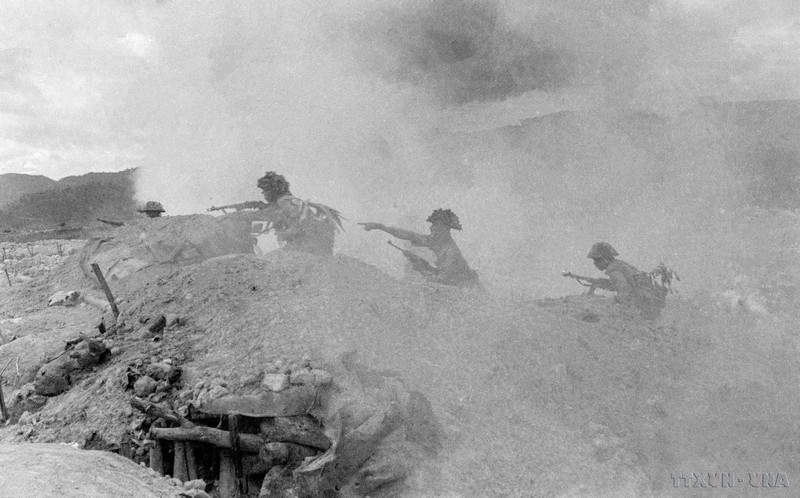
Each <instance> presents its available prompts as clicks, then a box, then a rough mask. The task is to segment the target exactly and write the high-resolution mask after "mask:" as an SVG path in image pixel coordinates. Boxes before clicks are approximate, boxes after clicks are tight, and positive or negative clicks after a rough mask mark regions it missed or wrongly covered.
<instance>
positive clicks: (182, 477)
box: [172, 441, 189, 482]
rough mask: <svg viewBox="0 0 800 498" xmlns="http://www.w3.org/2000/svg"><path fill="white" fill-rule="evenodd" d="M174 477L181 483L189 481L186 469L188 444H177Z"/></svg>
mask: <svg viewBox="0 0 800 498" xmlns="http://www.w3.org/2000/svg"><path fill="white" fill-rule="evenodd" d="M172 477H174V478H175V479H178V480H179V481H181V482H186V481H188V480H189V473H188V472H187V469H186V443H181V442H177V441H176V442H175V463H174V464H173V470H172Z"/></svg>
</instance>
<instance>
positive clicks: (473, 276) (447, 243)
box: [359, 209, 478, 287]
mask: <svg viewBox="0 0 800 498" xmlns="http://www.w3.org/2000/svg"><path fill="white" fill-rule="evenodd" d="M427 221H428V222H429V223H430V224H431V228H430V233H429V234H427V235H426V234H421V233H416V232H412V231H411V230H405V229H403V228H396V227H389V226H386V225H384V224H382V223H359V224H360V225H362V226H363V227H364V230H367V231H371V230H381V231H384V232H386V233H388V234H389V235H392V236H394V237H397V238H398V239H403V240H407V241H409V242H411V244H412V245H414V246H418V247H427V248H428V249H430V250H431V251H433V253H434V255H435V256H436V264H435V267H434V268H433V271H432V272H426V276H428V277H429V278H430V279H431V280H433V281H435V282H439V283H443V284H447V285H457V286H463V287H472V286H476V285H478V275H477V273H476V272H475V270H472V269H471V268H470V267H469V265H468V264H467V261H466V260H465V259H464V256H463V255H462V254H461V250H460V249H459V248H458V245H457V244H456V242H455V240H453V238H452V236H451V235H450V230H461V223H460V221H459V219H458V216H456V214H455V213H453V212H452V211H451V210H449V209H437V210H435V211H434V212H433V213H432V214H431V215H430V216H429V217H428V219H427Z"/></svg>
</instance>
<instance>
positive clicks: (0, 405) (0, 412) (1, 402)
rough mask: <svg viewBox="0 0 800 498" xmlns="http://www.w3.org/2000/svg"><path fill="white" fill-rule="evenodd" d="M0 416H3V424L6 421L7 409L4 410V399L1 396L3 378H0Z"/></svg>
mask: <svg viewBox="0 0 800 498" xmlns="http://www.w3.org/2000/svg"><path fill="white" fill-rule="evenodd" d="M0 415H2V416H3V420H2V421H3V422H5V421H6V420H8V409H6V398H5V396H4V395H3V378H2V377H0Z"/></svg>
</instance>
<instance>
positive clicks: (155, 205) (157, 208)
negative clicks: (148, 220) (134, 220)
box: [139, 201, 164, 213]
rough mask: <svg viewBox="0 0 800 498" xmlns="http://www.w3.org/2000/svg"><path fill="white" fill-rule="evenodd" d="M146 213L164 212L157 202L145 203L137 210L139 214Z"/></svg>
mask: <svg viewBox="0 0 800 498" xmlns="http://www.w3.org/2000/svg"><path fill="white" fill-rule="evenodd" d="M147 211H154V212H158V213H163V212H164V206H162V205H161V203H160V202H158V201H147V202H146V203H145V205H144V207H143V208H142V209H140V210H139V212H140V213H146V212H147Z"/></svg>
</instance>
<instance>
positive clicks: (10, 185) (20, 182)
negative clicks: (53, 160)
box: [0, 173, 58, 208]
mask: <svg viewBox="0 0 800 498" xmlns="http://www.w3.org/2000/svg"><path fill="white" fill-rule="evenodd" d="M56 186H58V182H57V181H55V180H52V179H50V178H47V177H46V176H42V175H26V174H24V173H6V174H3V175H0V208H2V207H3V206H6V205H8V204H11V203H12V202H14V201H16V200H18V199H19V198H20V197H22V196H23V195H25V194H33V193H35V192H41V191H43V190H48V189H51V188H55V187H56Z"/></svg>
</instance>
